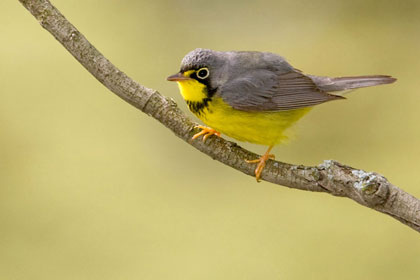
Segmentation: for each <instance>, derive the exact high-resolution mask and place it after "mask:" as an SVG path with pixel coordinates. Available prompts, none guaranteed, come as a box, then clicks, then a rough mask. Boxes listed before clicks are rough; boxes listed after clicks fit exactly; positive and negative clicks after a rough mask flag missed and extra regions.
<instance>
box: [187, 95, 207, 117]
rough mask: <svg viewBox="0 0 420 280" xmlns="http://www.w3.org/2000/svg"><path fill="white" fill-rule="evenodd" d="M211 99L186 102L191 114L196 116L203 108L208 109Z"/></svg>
mask: <svg viewBox="0 0 420 280" xmlns="http://www.w3.org/2000/svg"><path fill="white" fill-rule="evenodd" d="M210 101H211V98H204V99H203V100H201V101H190V100H187V105H188V108H190V110H191V112H193V113H194V114H197V115H199V116H200V115H201V114H202V113H203V111H204V109H205V108H208V107H209V102H210Z"/></svg>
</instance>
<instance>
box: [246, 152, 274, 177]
mask: <svg viewBox="0 0 420 280" xmlns="http://www.w3.org/2000/svg"><path fill="white" fill-rule="evenodd" d="M272 148H273V146H270V147H268V150H267V152H265V154H264V155H262V156H261V157H260V158H259V159H254V160H247V159H246V160H245V161H246V162H247V163H258V165H257V168H255V178H256V179H257V182H259V181H260V179H261V172H262V171H263V169H264V167H265V163H266V161H267V160H268V159H274V155H273V154H270V151H271V149H272Z"/></svg>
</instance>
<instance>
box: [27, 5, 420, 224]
mask: <svg viewBox="0 0 420 280" xmlns="http://www.w3.org/2000/svg"><path fill="white" fill-rule="evenodd" d="M19 1H20V2H21V3H22V4H23V6H25V8H27V9H28V10H29V11H30V12H31V13H32V15H33V16H34V17H35V18H36V19H37V20H38V21H39V23H40V24H41V25H42V27H44V28H45V29H46V30H48V31H49V32H50V33H51V34H52V35H53V36H54V37H55V38H56V39H57V40H58V41H59V42H60V43H61V44H62V45H63V46H64V47H65V48H66V49H67V50H68V51H69V52H70V53H71V54H72V55H73V56H74V57H75V58H76V59H77V60H78V61H79V62H80V63H81V64H82V65H83V66H84V67H85V68H86V69H87V70H88V71H89V72H90V73H91V74H92V75H93V76H95V78H96V79H98V81H100V82H101V83H102V84H103V85H105V86H106V87H107V88H108V89H109V90H111V91H112V92H113V93H115V94H116V95H118V96H119V97H121V98H122V99H124V100H125V101H127V102H128V103H130V104H131V105H133V106H134V107H136V108H138V109H139V110H141V111H142V112H144V113H146V114H148V115H149V116H151V117H153V118H155V119H156V120H158V121H159V122H160V123H162V124H163V125H165V126H166V127H167V128H169V129H170V130H172V131H173V132H174V133H175V135H176V136H178V137H180V138H182V139H183V140H184V141H186V142H188V143H189V144H190V145H192V146H194V147H195V148H196V149H198V150H199V151H201V152H203V153H205V154H207V155H209V156H210V157H212V158H213V159H215V160H218V161H220V162H222V163H224V164H226V165H228V166H230V167H233V168H235V169H236V170H239V171H241V172H243V173H245V174H247V175H251V176H253V175H254V165H251V164H247V163H246V162H245V161H244V159H250V158H257V157H258V156H257V155H256V154H254V153H252V152H249V151H247V150H245V149H243V148H241V147H239V146H238V145H237V144H235V143H233V142H229V141H226V140H224V139H222V138H219V137H210V138H209V139H208V140H207V141H206V143H203V142H202V141H191V137H192V136H193V134H194V133H196V132H197V131H194V130H195V129H194V126H195V125H196V123H194V122H193V121H192V120H190V119H189V118H188V117H187V116H186V115H185V114H184V113H183V112H182V111H181V110H180V109H179V108H178V107H177V105H176V103H175V102H174V101H173V100H171V99H168V98H166V97H164V96H162V95H161V94H159V93H158V92H157V91H156V90H153V89H149V88H146V87H144V86H142V85H141V84H139V83H137V82H135V81H134V80H132V79H131V78H129V77H128V76H127V75H126V74H124V73H123V72H122V71H120V70H119V69H118V68H117V67H115V66H114V65H113V64H112V63H111V62H109V60H108V59H106V58H105V57H104V56H103V55H102V54H101V53H100V52H99V51H98V50H97V49H96V48H95V47H94V46H92V45H91V44H90V43H89V41H88V40H87V39H86V38H85V37H84V36H83V35H82V34H81V33H80V32H79V31H78V30H77V29H76V28H75V27H74V26H73V25H72V24H71V23H70V22H68V21H67V20H66V19H65V18H64V16H63V15H62V14H61V13H60V12H59V11H58V10H57V9H56V8H55V7H54V6H52V5H51V3H50V2H49V1H48V0H19ZM262 179H263V180H265V181H268V182H271V183H274V184H278V185H283V186H286V187H289V188H295V189H300V190H307V191H314V192H325V193H329V194H331V195H334V196H342V197H347V198H350V199H352V200H354V201H356V202H357V203H359V204H361V205H364V206H366V207H369V208H371V209H374V210H376V211H379V212H382V213H385V214H387V215H389V216H391V217H393V218H395V219H397V220H399V221H400V222H402V223H404V224H406V225H408V226H409V227H411V228H413V229H414V230H416V231H419V232H420V200H418V199H417V198H415V197H413V196H411V195H410V194H408V193H406V192H404V191H403V190H401V189H399V188H397V187H396V186H394V185H392V184H391V183H389V182H388V181H387V179H386V178H385V177H383V176H382V175H380V174H377V173H371V172H365V171H363V170H358V169H354V168H352V167H349V166H346V165H344V164H341V163H338V162H335V161H325V162H324V163H323V164H321V165H319V166H308V167H307V166H296V165H291V164H287V163H283V162H278V161H274V160H270V161H268V162H267V165H266V167H265V169H264V171H263V173H262Z"/></svg>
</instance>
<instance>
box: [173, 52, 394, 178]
mask: <svg viewBox="0 0 420 280" xmlns="http://www.w3.org/2000/svg"><path fill="white" fill-rule="evenodd" d="M167 80H168V81H176V82H177V83H178V86H179V89H180V92H181V95H182V97H183V98H184V100H185V101H186V102H187V105H188V107H189V109H190V110H191V112H192V113H194V114H195V115H196V116H197V117H198V118H199V119H200V120H202V121H203V122H204V123H205V124H206V125H207V126H208V127H205V126H201V125H200V126H198V128H200V129H201V131H200V132H199V133H197V134H195V135H194V136H193V137H192V138H193V139H196V138H198V137H200V136H201V135H203V141H205V140H206V139H207V137H209V136H210V135H216V136H219V137H220V135H221V133H223V134H225V135H227V136H230V137H232V138H235V139H236V140H239V141H245V142H251V143H255V144H260V145H265V146H268V150H267V152H266V153H265V154H264V155H262V156H261V157H260V158H259V159H255V160H246V162H248V163H256V164H257V166H256V169H255V177H256V179H257V182H258V181H260V178H261V173H262V170H263V169H264V167H265V164H266V161H267V160H268V159H274V155H272V154H270V151H271V149H272V148H273V146H274V145H277V144H279V143H281V142H284V141H285V140H287V138H288V137H287V133H286V130H287V129H288V128H290V127H291V126H292V125H293V124H294V123H296V122H297V121H298V120H299V119H300V118H301V117H303V116H304V115H305V114H307V113H308V112H309V111H310V110H311V108H312V107H313V106H315V105H318V104H321V103H324V102H327V101H332V100H339V99H344V97H343V96H341V95H338V94H340V92H343V91H347V90H351V89H356V88H362V87H370V86H376V85H381V84H390V83H393V82H395V81H396V79H395V78H393V77H391V76H387V75H371V76H354V77H338V78H330V77H322V76H314V75H308V74H304V73H302V72H301V71H300V70H298V69H296V68H294V67H293V66H291V65H290V64H289V63H288V62H287V61H286V60H285V59H284V58H283V57H281V56H279V55H276V54H273V53H269V52H256V51H229V52H221V51H214V50H209V49H200V48H199V49H195V50H193V51H191V52H189V53H188V54H187V55H186V56H185V57H184V58H183V60H182V62H181V69H180V71H179V72H178V73H176V74H174V75H172V76H169V77H168V78H167Z"/></svg>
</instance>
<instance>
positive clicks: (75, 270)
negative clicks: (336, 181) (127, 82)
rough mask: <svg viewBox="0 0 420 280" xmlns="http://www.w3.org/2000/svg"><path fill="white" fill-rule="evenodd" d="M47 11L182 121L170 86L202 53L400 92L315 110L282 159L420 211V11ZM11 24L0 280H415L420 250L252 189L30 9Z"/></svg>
mask: <svg viewBox="0 0 420 280" xmlns="http://www.w3.org/2000/svg"><path fill="white" fill-rule="evenodd" d="M52 2H53V4H55V5H56V6H57V7H58V9H59V10H60V11H61V12H62V13H63V14H64V15H65V16H66V17H67V18H68V19H69V20H70V21H71V22H72V23H73V24H74V25H75V26H76V27H77V28H78V29H79V30H80V31H81V32H82V33H83V34H84V35H85V36H86V37H87V38H88V39H89V40H90V41H91V42H92V43H93V44H94V45H95V46H96V47H97V48H98V49H99V50H100V51H101V52H102V53H103V54H104V55H105V56H106V57H107V58H108V59H110V60H111V61H112V62H113V63H114V64H116V65H117V66H118V67H119V68H120V69H121V70H122V71H124V72H126V73H127V74H128V75H129V76H131V77H132V78H134V79H135V80H137V81H139V82H140V83H142V84H143V85H145V86H147V87H150V88H154V89H157V90H159V91H160V92H161V93H162V94H164V95H166V96H170V97H172V98H174V99H175V100H176V101H177V102H178V104H179V106H180V107H181V108H182V109H183V110H184V111H186V112H187V107H186V106H185V104H184V101H183V100H182V98H181V97H180V95H179V93H178V89H177V87H176V85H175V84H173V83H169V82H167V81H166V80H165V78H166V77H167V76H168V75H170V74H173V73H175V72H177V71H178V69H179V64H180V61H181V59H182V57H183V56H184V55H185V54H186V53H187V52H188V51H190V50H192V49H194V48H197V47H203V48H211V49H216V50H258V51H270V52H274V53H278V54H281V55H283V56H285V57H286V58H287V59H288V60H289V62H290V63H291V64H292V65H294V66H295V67H297V68H298V69H301V70H303V71H304V72H306V73H310V74H317V75H329V76H343V75H362V74H389V75H393V76H395V77H397V78H398V82H397V83H395V84H393V85H387V86H381V87H375V88H368V89H360V90H357V91H354V92H352V93H351V94H349V95H348V96H347V97H348V99H347V100H345V101H337V102H331V103H328V104H324V105H320V106H318V107H316V109H314V110H313V111H312V112H311V113H310V114H309V115H307V116H306V117H305V118H304V119H303V120H302V121H301V122H300V123H299V125H298V126H297V127H296V134H297V137H296V139H295V140H294V141H292V142H291V143H290V144H287V145H284V146H279V147H276V148H275V150H274V153H275V154H276V156H277V159H279V160H282V161H286V162H290V163H294V164H305V165H316V164H319V163H321V162H322V161H323V160H325V159H335V160H338V161H340V162H343V163H346V164H348V165H351V166H354V167H357V168H362V169H364V170H367V171H376V172H379V173H381V174H384V175H385V176H386V177H387V178H388V179H389V180H390V181H391V182H392V183H394V184H395V185H397V186H398V187H401V188H402V189H404V190H406V191H407V192H409V193H411V194H413V195H415V196H416V197H420V176H418V168H419V163H418V160H419V158H420V145H419V143H420V141H419V138H420V126H419V122H420V113H419V104H420V94H419V88H420V79H419V78H418V77H419V75H420V60H419V50H420V36H419V35H420V33H419V30H420V17H419V16H418V15H419V13H420V2H419V1H418V0H406V1H391V0H390V1H378V0H352V1H337V0H327V1H322V2H321V1H309V0H307V1H306V0H305V1H297V0H283V1H277V0H273V1H239V0H238V1H219V0H216V1H201V0H196V1H170V0H167V1H134V0H132V1H129V0H120V1H110V0H84V1H82V0H79V1H76V0H74V1H64V0H53V1H52ZM0 23H1V24H0V34H1V37H2V42H3V43H2V44H1V45H0V61H1V62H0V76H1V79H0V85H1V90H0V278H1V279H101V280H106V279H154V280H156V279H183V280H184V279H229V280H233V279H419V277H420V238H419V237H420V236H419V233H417V232H415V231H413V230H412V229H410V228H408V227H406V226H405V225H403V224H401V223H399V222H397V221H396V220H394V219H392V218H390V217H388V216H385V215H383V214H380V213H377V212H374V211H372V210H370V209H367V208H365V207H362V206H359V205H357V204H356V203H355V202H353V201H350V200H348V199H344V198H337V197H332V196H329V195H326V194H318V193H310V192H302V191H297V190H291V189H288V188H284V187H280V186H277V185H272V184H269V183H261V184H257V183H256V182H255V179H254V178H252V177H249V176H245V175H243V174H242V173H239V172H238V171H236V170H233V169H231V168H229V167H226V166H224V165H222V164H221V163H219V162H217V161H214V160H211V159H210V158H209V157H207V156H206V155H204V154H202V153H200V152H198V151H197V150H195V149H194V148H192V147H191V146H190V145H188V144H187V143H185V142H183V141H181V140H180V139H178V138H177V137H176V136H174V134H173V133H172V132H171V131H169V130H168V129H166V128H164V127H163V126H162V125H161V124H159V123H158V122H157V121H155V120H153V119H152V118H150V117H148V116H146V115H144V114H143V113H141V112H140V111H138V110H136V109H135V108H134V107H131V106H130V105H128V104H127V103H125V102H123V101H122V100H120V99H119V98H118V97H116V96H115V95H114V94H112V93H111V92H109V91H108V90H107V89H106V88H105V87H104V86H102V85H101V84H100V83H99V82H98V81H96V80H95V79H94V78H93V77H92V76H91V75H90V74H89V73H88V72H87V71H86V70H85V69H84V68H82V66H81V65H80V64H79V63H78V62H77V61H76V60H75V59H74V58H73V57H72V56H71V55H70V54H69V53H68V52H67V51H66V50H65V49H64V48H63V47H62V46H61V45H60V44H59V43H58V42H56V41H55V39H54V38H53V37H52V36H51V35H50V34H49V33H47V32H46V31H45V30H43V29H42V28H41V27H40V25H39V24H38V23H37V21H36V20H35V19H34V18H33V16H32V15H30V14H29V12H28V11H26V10H25V9H24V8H23V6H22V5H21V4H20V3H19V2H18V1H1V2H0ZM187 114H189V115H190V116H192V115H191V114H190V113H189V112H187ZM240 145H242V146H244V147H246V148H248V149H251V150H252V151H254V152H258V153H262V152H264V151H265V147H260V146H257V145H250V144H246V143H240Z"/></svg>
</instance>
